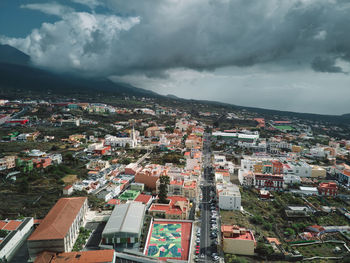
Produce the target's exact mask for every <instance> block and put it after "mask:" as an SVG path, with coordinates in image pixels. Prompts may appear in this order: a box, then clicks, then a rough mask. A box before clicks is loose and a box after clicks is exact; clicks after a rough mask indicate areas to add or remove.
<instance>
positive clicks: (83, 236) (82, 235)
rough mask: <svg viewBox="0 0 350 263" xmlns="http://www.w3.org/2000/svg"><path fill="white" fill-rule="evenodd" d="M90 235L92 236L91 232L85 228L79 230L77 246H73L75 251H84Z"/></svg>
mask: <svg viewBox="0 0 350 263" xmlns="http://www.w3.org/2000/svg"><path fill="white" fill-rule="evenodd" d="M90 234H91V230H88V229H85V228H84V227H81V228H80V229H79V235H78V238H77V240H76V241H75V244H74V246H73V251H80V250H82V249H83V247H84V246H85V244H86V241H87V239H88V238H89V237H90Z"/></svg>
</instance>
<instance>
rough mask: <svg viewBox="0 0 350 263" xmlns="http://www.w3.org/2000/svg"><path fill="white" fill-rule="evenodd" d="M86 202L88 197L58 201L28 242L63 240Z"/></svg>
mask: <svg viewBox="0 0 350 263" xmlns="http://www.w3.org/2000/svg"><path fill="white" fill-rule="evenodd" d="M86 200H87V197H71V198H61V199H60V200H58V201H57V203H56V204H55V205H54V207H53V208H51V210H50V212H49V213H48V214H47V215H46V217H45V218H44V220H43V221H42V222H41V224H40V225H39V226H38V228H37V229H36V230H35V231H34V232H33V234H31V236H30V237H29V238H28V240H29V241H31V240H47V239H63V238H64V237H65V236H66V234H67V232H68V230H69V228H70V227H71V225H72V223H73V222H74V220H75V218H76V216H77V214H78V213H79V211H80V209H81V207H82V206H83V204H84V202H85V201H86Z"/></svg>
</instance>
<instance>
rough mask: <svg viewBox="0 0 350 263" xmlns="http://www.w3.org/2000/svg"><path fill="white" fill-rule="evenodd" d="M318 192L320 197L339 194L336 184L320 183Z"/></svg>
mask: <svg viewBox="0 0 350 263" xmlns="http://www.w3.org/2000/svg"><path fill="white" fill-rule="evenodd" d="M317 190H318V193H319V194H320V195H325V196H336V195H337V194H338V186H337V184H336V183H335V182H328V183H320V184H319V185H318V187H317Z"/></svg>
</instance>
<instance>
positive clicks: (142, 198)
mask: <svg viewBox="0 0 350 263" xmlns="http://www.w3.org/2000/svg"><path fill="white" fill-rule="evenodd" d="M151 198H152V196H150V195H144V194H139V195H138V197H136V199H135V200H134V201H136V202H142V203H143V204H147V203H148V202H149V200H150V199H151Z"/></svg>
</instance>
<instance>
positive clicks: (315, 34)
mask: <svg viewBox="0 0 350 263" xmlns="http://www.w3.org/2000/svg"><path fill="white" fill-rule="evenodd" d="M75 2H83V1H80V0H79V1H75ZM97 5H98V2H96V1H89V6H90V7H91V8H94V7H96V6H97ZM103 5H104V7H106V8H109V10H110V13H109V14H106V13H105V14H96V13H94V12H93V13H91V14H88V13H83V12H75V11H72V10H71V9H69V8H63V7H62V6H59V5H58V4H57V3H56V4H55V6H53V7H52V8H51V7H50V6H49V4H45V5H44V6H40V4H36V5H31V6H29V5H28V6H27V8H32V9H34V8H35V10H40V8H42V11H43V12H50V13H52V14H56V15H59V16H61V17H62V20H61V21H59V22H56V23H54V24H43V26H42V27H41V28H39V29H36V30H33V32H32V33H31V34H30V35H29V36H27V37H26V38H24V39H15V38H6V37H2V38H0V40H1V42H3V43H8V44H10V45H13V46H15V47H17V48H19V49H21V50H22V51H24V52H26V53H28V54H29V55H31V57H32V59H33V61H34V62H35V63H36V64H38V65H41V66H46V67H50V68H55V69H57V70H78V71H81V72H87V73H90V74H98V75H112V74H114V75H127V74H134V73H142V74H146V75H147V76H150V77H166V74H165V73H164V70H167V69H171V68H190V69H195V70H213V69H216V68H220V67H224V66H238V67H250V66H253V65H256V64H262V63H272V64H277V65H280V66H281V67H285V68H288V67H295V66H297V67H300V66H302V67H312V69H313V70H315V71H320V72H342V71H343V69H342V68H341V67H339V66H337V65H335V62H336V61H338V60H342V61H350V34H348V25H349V24H350V16H349V13H350V5H349V3H348V2H347V1H335V0H334V1H332V0H328V1H327V0H294V1H280V0H264V1H261V0H254V1H253V0H251V1H247V0H235V1H234V0H232V1H230V0H215V1H214V0H152V1H145V0H128V1H124V0H105V1H103ZM23 7H24V8H25V7H26V6H23ZM48 10H49V11H48ZM106 21H107V22H106ZM108 21H110V22H111V23H108Z"/></svg>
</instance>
